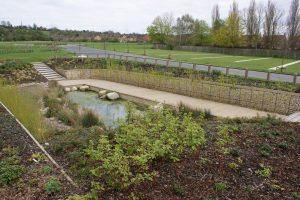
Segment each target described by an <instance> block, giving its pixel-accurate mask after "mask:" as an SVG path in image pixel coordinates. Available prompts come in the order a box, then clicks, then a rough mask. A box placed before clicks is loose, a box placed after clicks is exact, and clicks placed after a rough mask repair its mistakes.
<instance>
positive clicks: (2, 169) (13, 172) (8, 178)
mask: <svg viewBox="0 0 300 200" xmlns="http://www.w3.org/2000/svg"><path fill="white" fill-rule="evenodd" d="M0 158H1V161H0V186H3V185H4V186H5V185H9V184H11V183H12V182H14V181H16V180H17V179H18V178H20V177H21V175H22V174H23V172H24V170H25V168H24V166H22V165H21V157H20V156H19V150H18V149H16V148H11V147H8V148H4V149H2V151H1V153H0Z"/></svg>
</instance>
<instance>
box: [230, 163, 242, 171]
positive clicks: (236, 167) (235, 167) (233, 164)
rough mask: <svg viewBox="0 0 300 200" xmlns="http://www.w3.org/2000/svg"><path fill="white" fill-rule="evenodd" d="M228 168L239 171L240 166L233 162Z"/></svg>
mask: <svg viewBox="0 0 300 200" xmlns="http://www.w3.org/2000/svg"><path fill="white" fill-rule="evenodd" d="M228 167H229V168H230V169H233V170H237V169H239V167H240V166H239V165H238V164H236V163H234V162H232V163H229V164H228Z"/></svg>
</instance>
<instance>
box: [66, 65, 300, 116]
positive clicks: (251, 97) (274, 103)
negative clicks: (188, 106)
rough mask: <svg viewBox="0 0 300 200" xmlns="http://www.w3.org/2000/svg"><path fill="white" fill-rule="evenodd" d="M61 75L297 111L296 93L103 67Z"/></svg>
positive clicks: (299, 97)
mask: <svg viewBox="0 0 300 200" xmlns="http://www.w3.org/2000/svg"><path fill="white" fill-rule="evenodd" d="M64 75H65V76H66V77H67V78H69V79H87V78H91V79H102V80H108V81H113V82H118V83H124V84H129V85H135V86H138V87H144V88H149V89H156V90H161V91H166V92H171V93H176V94H181V95H185V96H191V97H195V98H201V99H208V100H212V101H217V102H222V103H228V104H233V105H240V106H243V107H248V108H253V109H257V110H263V111H268V112H274V113H279V114H284V115H289V114H292V113H295V112H297V111H300V94H297V93H292V92H284V91H277V90H270V89H261V88H254V87H247V86H237V85H230V84H221V83H215V82H210V81H200V80H193V79H185V78H173V77H166V76H161V75H150V74H144V73H137V72H128V71H118V70H107V69H94V70H92V69H91V70H67V71H64Z"/></svg>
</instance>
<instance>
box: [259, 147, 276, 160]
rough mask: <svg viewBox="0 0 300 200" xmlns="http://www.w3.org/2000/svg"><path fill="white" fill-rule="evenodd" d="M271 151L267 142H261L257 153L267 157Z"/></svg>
mask: <svg viewBox="0 0 300 200" xmlns="http://www.w3.org/2000/svg"><path fill="white" fill-rule="evenodd" d="M272 152H273V150H272V147H271V146H270V145H268V144H263V145H262V146H261V147H260V148H259V153H260V155H261V156H263V157H269V156H270V155H271V153H272Z"/></svg>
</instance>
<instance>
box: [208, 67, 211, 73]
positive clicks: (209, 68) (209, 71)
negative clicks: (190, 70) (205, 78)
mask: <svg viewBox="0 0 300 200" xmlns="http://www.w3.org/2000/svg"><path fill="white" fill-rule="evenodd" d="M207 71H208V73H209V74H210V73H211V66H210V65H208V69H207Z"/></svg>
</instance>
